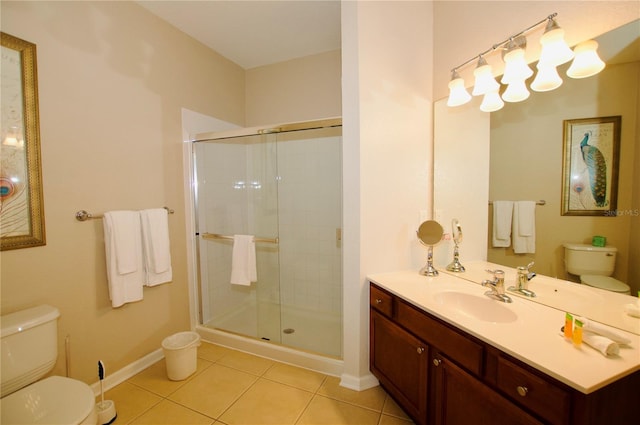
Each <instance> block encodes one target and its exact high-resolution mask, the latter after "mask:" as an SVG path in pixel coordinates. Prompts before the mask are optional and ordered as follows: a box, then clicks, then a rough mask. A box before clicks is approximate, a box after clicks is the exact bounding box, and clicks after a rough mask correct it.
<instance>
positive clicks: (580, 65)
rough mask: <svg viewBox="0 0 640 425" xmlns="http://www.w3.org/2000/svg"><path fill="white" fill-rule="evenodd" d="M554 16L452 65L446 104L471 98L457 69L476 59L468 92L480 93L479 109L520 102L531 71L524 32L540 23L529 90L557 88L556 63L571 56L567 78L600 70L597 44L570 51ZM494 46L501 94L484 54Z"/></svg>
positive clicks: (583, 76)
mask: <svg viewBox="0 0 640 425" xmlns="http://www.w3.org/2000/svg"><path fill="white" fill-rule="evenodd" d="M556 16H558V14H557V13H553V14H551V15H549V16H547V17H546V18H545V19H543V20H541V21H539V22H537V23H535V24H533V25H531V26H530V27H529V28H527V29H525V30H523V31H520V32H519V33H517V34H514V35H512V36H510V37H509V38H507V39H506V40H504V41H502V42H500V43H497V44H494V45H493V46H492V47H491V48H489V49H487V50H485V51H484V52H482V53H480V54H479V55H477V56H475V57H473V58H472V59H469V60H467V61H466V62H464V63H462V64H460V65H458V66H457V67H455V68H453V69H452V74H451V81H450V82H449V99H448V101H447V105H448V106H451V107H454V106H460V105H463V104H465V103H467V102H469V100H471V96H469V93H468V92H467V90H466V87H465V84H464V80H463V79H462V78H461V77H460V75H459V73H458V71H459V70H460V69H461V68H462V67H464V66H466V65H468V64H470V63H471V62H473V61H474V60H475V59H476V58H477V59H478V62H477V65H476V69H475V70H474V71H473V75H474V77H475V81H474V87H473V91H472V93H471V94H472V95H473V96H484V98H483V100H482V104H481V106H480V109H481V110H482V111H485V112H493V111H497V110H498V109H500V108H502V107H503V105H504V102H503V101H506V102H521V101H523V100H525V99H527V98H528V97H529V90H528V89H527V85H526V80H527V79H528V78H530V77H531V76H533V71H532V70H531V68H530V67H529V65H528V64H527V62H526V60H525V58H524V56H525V49H526V46H527V39H526V37H525V33H528V32H530V31H531V30H533V29H535V28H537V27H538V26H540V25H541V24H543V23H546V27H545V30H544V33H543V34H542V36H541V37H540V44H541V45H542V50H541V53H540V59H539V60H538V64H537V66H536V68H537V73H536V77H535V78H534V80H533V81H532V82H531V85H530V88H531V90H534V91H539V92H543V91H550V90H554V89H556V88H558V87H559V86H560V85H561V84H562V78H561V77H560V75H559V74H558V70H557V66H559V65H562V64H564V63H566V62H568V61H570V60H571V59H573V63H572V64H571V67H570V68H569V70H568V71H567V75H568V76H569V77H571V78H585V77H590V76H592V75H595V74H597V73H598V72H600V71H602V69H603V68H604V66H605V64H604V62H602V60H601V59H600V58H599V57H598V54H597V52H596V50H597V48H598V43H597V42H595V41H593V40H589V41H587V42H584V43H581V44H579V45H578V46H576V48H575V51H573V50H571V49H570V48H569V47H568V46H567V44H566V43H565V41H564V30H563V29H562V28H560V26H559V25H558V23H557V22H556V20H555V17H556ZM498 49H500V50H501V51H502V59H503V61H504V63H505V68H504V74H503V76H502V79H501V80H500V83H502V84H505V85H507V87H506V89H505V90H504V91H503V93H502V96H500V94H499V93H500V91H501V90H500V88H501V85H500V83H498V82H497V81H496V80H495V78H494V76H493V73H492V72H491V65H489V64H488V63H487V61H486V59H485V57H484V56H485V55H487V54H489V53H492V52H494V51H496V50H498Z"/></svg>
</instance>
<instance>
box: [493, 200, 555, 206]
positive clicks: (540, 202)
mask: <svg viewBox="0 0 640 425" xmlns="http://www.w3.org/2000/svg"><path fill="white" fill-rule="evenodd" d="M546 204H547V201H545V200H544V199H541V200H539V201H536V205H546ZM489 205H493V201H489Z"/></svg>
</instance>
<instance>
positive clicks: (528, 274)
mask: <svg viewBox="0 0 640 425" xmlns="http://www.w3.org/2000/svg"><path fill="white" fill-rule="evenodd" d="M533 264H534V263H533V262H531V263H529V264H527V266H526V267H524V266H520V267H518V275H517V278H516V286H510V287H509V288H508V289H509V291H511V292H519V293H521V294H522V295H524V296H526V297H531V298H534V297H535V296H536V293H535V292H533V291H531V290H529V281H530V280H531V279H533V278H534V277H536V274H535V273H534V272H532V271H530V269H531V267H533Z"/></svg>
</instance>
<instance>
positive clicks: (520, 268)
mask: <svg viewBox="0 0 640 425" xmlns="http://www.w3.org/2000/svg"><path fill="white" fill-rule="evenodd" d="M534 264H535V261H532V262H530V263H529V264H527V265H526V266H520V267H518V271H523V272H527V273H528V272H529V270H530V269H531V267H533V265H534Z"/></svg>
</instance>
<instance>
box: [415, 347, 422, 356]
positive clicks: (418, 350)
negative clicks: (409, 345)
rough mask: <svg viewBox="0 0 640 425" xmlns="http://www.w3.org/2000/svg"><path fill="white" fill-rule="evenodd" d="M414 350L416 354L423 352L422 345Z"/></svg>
mask: <svg viewBox="0 0 640 425" xmlns="http://www.w3.org/2000/svg"><path fill="white" fill-rule="evenodd" d="M416 351H417V352H418V354H422V353H424V348H423V347H418V349H417V350H416Z"/></svg>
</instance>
